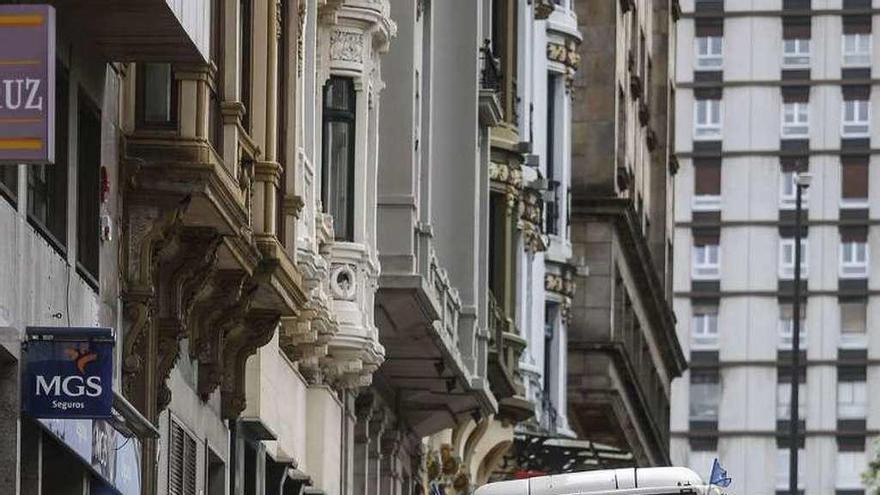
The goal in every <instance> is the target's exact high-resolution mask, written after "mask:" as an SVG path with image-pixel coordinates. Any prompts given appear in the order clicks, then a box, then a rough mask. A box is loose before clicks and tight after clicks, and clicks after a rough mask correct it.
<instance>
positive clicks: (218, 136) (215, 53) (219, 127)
mask: <svg viewBox="0 0 880 495" xmlns="http://www.w3.org/2000/svg"><path fill="white" fill-rule="evenodd" d="M224 4H225V2H224V1H223V0H211V62H212V63H213V64H214V66H215V67H216V68H217V72H216V74H215V76H214V80H213V81H211V82H210V93H209V95H208V97H209V98H210V104H209V106H208V139H209V140H210V141H211V145H212V146H213V147H214V151H216V152H217V153H219V154H220V155H221V156H222V155H223V110H222V108H221V106H222V102H223V78H224V72H223V71H224V67H225V66H226V64H225V63H224V60H223V57H224V55H223V43H224V40H223V31H224V26H223V23H224V16H223V6H224Z"/></svg>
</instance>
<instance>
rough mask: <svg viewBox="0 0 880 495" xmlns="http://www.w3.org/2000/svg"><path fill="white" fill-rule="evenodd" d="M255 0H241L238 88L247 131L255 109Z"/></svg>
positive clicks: (239, 10) (239, 9) (244, 125)
mask: <svg viewBox="0 0 880 495" xmlns="http://www.w3.org/2000/svg"><path fill="white" fill-rule="evenodd" d="M252 1H253V0H239V2H238V6H239V7H238V13H239V16H240V17H239V25H238V29H239V35H238V36H239V40H238V41H239V53H238V63H239V73H238V75H239V81H238V88H239V91H240V93H239V94H240V98H241V103H242V105H244V117H242V127H244V128H245V130H246V131H248V132H250V130H251V116H252V114H253V109H252V108H251V39H252V38H251V36H252V34H253V18H252V12H251V7H252V6H251V2H252Z"/></svg>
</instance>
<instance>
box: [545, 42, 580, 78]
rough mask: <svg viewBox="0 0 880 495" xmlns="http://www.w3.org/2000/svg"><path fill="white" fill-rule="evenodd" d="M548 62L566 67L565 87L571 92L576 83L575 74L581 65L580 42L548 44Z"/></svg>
mask: <svg viewBox="0 0 880 495" xmlns="http://www.w3.org/2000/svg"><path fill="white" fill-rule="evenodd" d="M547 60H550V61H551V62H557V63H560V64H562V65H563V66H564V67H565V86H566V88H567V89H568V90H569V91H571V88H572V85H573V83H574V74H575V73H576V72H577V69H578V66H579V65H580V63H581V55H580V53H578V42H577V41H575V40H573V39H572V40H568V41H566V42H565V43H558V42H554V41H550V42H548V43H547Z"/></svg>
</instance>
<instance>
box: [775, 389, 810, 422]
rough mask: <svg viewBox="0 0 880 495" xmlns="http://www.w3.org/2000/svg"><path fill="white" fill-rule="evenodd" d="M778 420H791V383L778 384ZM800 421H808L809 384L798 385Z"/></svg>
mask: <svg viewBox="0 0 880 495" xmlns="http://www.w3.org/2000/svg"><path fill="white" fill-rule="evenodd" d="M776 419H781V420H784V421H788V420H789V419H791V382H788V381H786V382H779V383H777V384H776ZM798 419H801V420H805V419H807V384H806V383H799V384H798Z"/></svg>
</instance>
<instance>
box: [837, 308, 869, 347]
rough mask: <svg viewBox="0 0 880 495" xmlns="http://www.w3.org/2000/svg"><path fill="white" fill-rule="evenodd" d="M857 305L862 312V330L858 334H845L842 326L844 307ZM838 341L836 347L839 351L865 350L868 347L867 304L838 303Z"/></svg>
mask: <svg viewBox="0 0 880 495" xmlns="http://www.w3.org/2000/svg"><path fill="white" fill-rule="evenodd" d="M856 304H858V305H859V306H860V307H861V308H860V309H861V312H862V319H863V320H862V328H861V331H859V332H846V331H844V330H845V329H846V325H844V306H847V305H856ZM839 308H840V341H839V342H838V347H839V348H841V349H865V348H866V347H868V308H867V303H858V302H850V303H846V302H844V303H840V305H839Z"/></svg>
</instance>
